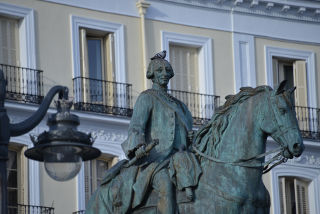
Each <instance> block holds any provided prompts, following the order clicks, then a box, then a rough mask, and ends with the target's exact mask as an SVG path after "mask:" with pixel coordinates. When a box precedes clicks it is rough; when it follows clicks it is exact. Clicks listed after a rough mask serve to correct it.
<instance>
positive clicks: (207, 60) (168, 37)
mask: <svg viewBox="0 0 320 214" xmlns="http://www.w3.org/2000/svg"><path fill="white" fill-rule="evenodd" d="M170 43H176V44H181V45H185V46H192V47H197V48H200V53H199V60H198V62H199V83H205V84H199V90H200V91H199V92H200V93H204V94H214V81H213V63H212V62H213V53H212V40H211V38H208V37H200V36H194V35H187V34H179V33H173V32H166V31H161V46H162V49H163V50H167V57H166V58H167V59H168V60H169V59H170V51H169V44H170Z"/></svg>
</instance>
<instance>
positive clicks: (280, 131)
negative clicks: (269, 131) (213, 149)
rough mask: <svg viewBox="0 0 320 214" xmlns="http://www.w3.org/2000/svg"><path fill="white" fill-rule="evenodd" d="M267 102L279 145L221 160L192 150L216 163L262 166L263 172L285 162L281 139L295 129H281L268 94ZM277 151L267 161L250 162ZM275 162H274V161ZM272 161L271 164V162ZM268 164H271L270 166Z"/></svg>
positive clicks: (247, 166) (250, 166)
mask: <svg viewBox="0 0 320 214" xmlns="http://www.w3.org/2000/svg"><path fill="white" fill-rule="evenodd" d="M267 103H269V108H271V109H272V113H273V114H272V120H273V121H274V122H275V123H276V124H277V125H278V129H277V131H276V132H275V133H274V134H273V138H275V140H277V142H278V143H279V144H280V147H278V148H276V149H274V150H271V151H268V152H264V153H262V154H258V155H255V156H253V157H250V158H246V159H239V160H236V161H223V160H220V159H217V158H214V157H211V156H209V155H207V154H205V153H203V152H201V151H199V150H198V149H197V148H196V147H195V146H192V150H193V151H194V152H195V153H197V154H198V155H199V156H201V157H204V158H206V159H208V160H210V161H213V162H216V163H221V164H228V165H232V166H239V167H246V168H262V167H263V172H262V173H263V174H265V173H267V172H269V171H270V170H271V169H272V168H274V167H275V166H278V165H280V164H281V163H285V162H287V160H288V158H286V157H284V152H285V151H286V150H287V146H285V145H283V143H282V140H281V139H283V138H284V136H286V135H285V133H287V132H288V131H289V130H291V129H295V128H285V129H283V126H281V125H280V124H281V123H280V121H279V119H278V117H276V113H275V109H274V105H270V103H271V100H270V98H269V96H268V98H267ZM264 117H265V115H264V114H263V118H264ZM276 152H278V153H277V154H276V155H274V156H273V157H272V158H271V159H270V160H268V161H267V162H264V163H263V162H262V161H261V162H260V163H252V161H255V160H258V159H260V158H263V157H265V156H268V155H270V154H273V153H276ZM274 162H275V163H274ZM272 163H273V164H272ZM270 164H272V165H271V166H270Z"/></svg>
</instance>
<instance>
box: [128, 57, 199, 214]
mask: <svg viewBox="0 0 320 214" xmlns="http://www.w3.org/2000/svg"><path fill="white" fill-rule="evenodd" d="M163 53H164V54H163ZM164 58H165V52H162V54H157V55H155V57H153V58H151V62H150V64H149V67H148V71H147V78H148V79H151V80H152V82H153V86H152V89H149V90H146V91H144V92H142V93H141V94H140V96H139V97H138V99H137V102H136V104H135V107H134V111H133V116H132V119H131V122H130V127H129V134H128V138H127V140H126V141H125V142H124V143H123V144H122V148H123V150H124V152H125V154H126V155H127V157H128V158H129V159H132V158H134V157H136V158H137V159H138V161H137V162H136V163H135V165H136V166H138V173H137V176H136V180H135V183H134V184H133V191H134V197H133V202H132V208H135V207H137V206H139V205H141V203H142V201H143V200H144V198H145V197H146V194H147V192H150V191H148V188H150V187H152V189H154V190H155V191H156V192H157V193H158V195H159V201H158V204H157V209H158V212H159V213H166V214H170V213H175V211H176V202H175V198H176V197H175V196H174V195H175V187H176V188H177V189H178V190H183V191H185V194H186V196H187V198H188V199H189V200H190V201H191V200H192V199H193V191H192V187H194V186H196V185H197V184H198V180H199V176H200V174H201V168H200V166H199V164H198V162H197V160H196V158H195V156H194V154H193V153H190V152H188V146H189V144H190V143H191V142H190V139H189V137H188V134H190V131H192V116H191V113H190V112H189V110H188V108H187V107H186V105H185V104H184V103H182V102H181V101H179V100H177V99H176V98H174V97H172V96H171V95H169V94H168V93H167V85H168V82H169V80H170V79H171V78H172V77H173V75H174V73H173V69H172V67H171V65H170V64H169V62H168V61H166V60H165V59H164ZM154 140H158V141H159V143H158V144H157V145H156V146H155V147H154V148H153V149H151V151H150V153H149V154H148V155H147V154H146V152H145V150H144V148H145V146H147V145H148V144H151V143H152V142H153V141H154ZM173 184H175V186H174V185H173Z"/></svg>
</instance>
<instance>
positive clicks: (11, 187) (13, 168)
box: [7, 146, 27, 214]
mask: <svg viewBox="0 0 320 214" xmlns="http://www.w3.org/2000/svg"><path fill="white" fill-rule="evenodd" d="M23 152H24V148H21V147H19V146H10V147H9V151H8V161H7V179H8V180H7V182H8V187H7V188H8V189H7V191H8V213H9V214H16V213H18V205H17V204H18V203H20V204H23V203H25V202H26V199H27V195H26V194H27V191H26V189H25V187H26V186H27V180H26V176H25V169H26V168H27V165H26V161H25V158H24V156H23Z"/></svg>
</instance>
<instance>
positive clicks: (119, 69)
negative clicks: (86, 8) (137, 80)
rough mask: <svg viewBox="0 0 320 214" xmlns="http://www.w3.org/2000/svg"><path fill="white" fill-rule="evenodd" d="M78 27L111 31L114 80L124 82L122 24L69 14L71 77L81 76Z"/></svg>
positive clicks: (77, 96) (76, 98) (79, 96)
mask: <svg viewBox="0 0 320 214" xmlns="http://www.w3.org/2000/svg"><path fill="white" fill-rule="evenodd" d="M80 28H85V29H90V30H97V31H103V32H107V33H113V35H114V55H115V68H114V71H115V74H116V78H115V82H122V83H125V82H126V72H125V71H126V68H125V43H124V42H125V40H124V25H123V24H118V23H112V22H106V21H103V20H98V19H90V18H86V17H80V16H75V15H71V41H72V61H73V64H72V65H73V68H72V69H73V78H77V77H81V66H80V64H81V60H80V53H81V52H80V33H79V31H80ZM81 96H82V95H81V94H77V95H75V101H78V100H81Z"/></svg>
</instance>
